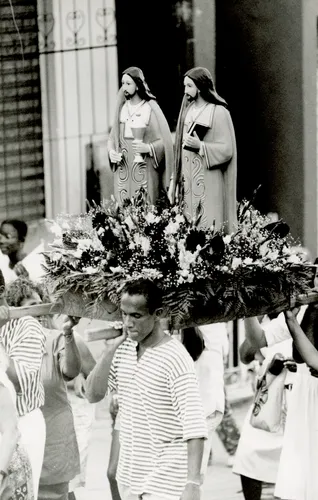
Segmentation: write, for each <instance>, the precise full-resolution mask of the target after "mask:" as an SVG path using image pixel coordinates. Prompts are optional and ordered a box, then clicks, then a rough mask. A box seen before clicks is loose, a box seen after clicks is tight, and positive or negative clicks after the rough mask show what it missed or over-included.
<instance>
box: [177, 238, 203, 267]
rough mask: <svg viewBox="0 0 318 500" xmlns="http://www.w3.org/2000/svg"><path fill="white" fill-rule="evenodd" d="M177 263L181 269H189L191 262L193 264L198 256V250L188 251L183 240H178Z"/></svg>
mask: <svg viewBox="0 0 318 500" xmlns="http://www.w3.org/2000/svg"><path fill="white" fill-rule="evenodd" d="M178 247H179V264H180V267H181V269H189V268H190V265H191V264H194V262H195V261H196V259H197V257H198V253H199V251H198V250H197V251H196V252H193V253H192V252H190V251H189V250H186V249H185V247H184V243H183V242H179V244H178Z"/></svg>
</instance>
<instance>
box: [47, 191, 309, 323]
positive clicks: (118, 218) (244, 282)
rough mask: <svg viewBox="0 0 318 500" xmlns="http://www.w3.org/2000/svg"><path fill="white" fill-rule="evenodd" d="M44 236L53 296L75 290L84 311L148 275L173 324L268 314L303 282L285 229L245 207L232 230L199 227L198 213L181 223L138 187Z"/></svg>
mask: <svg viewBox="0 0 318 500" xmlns="http://www.w3.org/2000/svg"><path fill="white" fill-rule="evenodd" d="M52 230H53V231H54V232H55V235H56V239H55V241H54V243H53V244H52V250H51V251H50V252H47V253H46V254H45V259H46V270H47V277H48V280H49V282H50V284H51V287H53V292H54V294H55V296H56V297H57V298H58V297H61V296H63V295H64V294H65V293H66V292H74V293H77V292H81V294H82V295H83V296H84V297H86V299H87V300H89V301H90V303H91V304H92V305H93V306H94V304H95V305H96V304H98V303H100V302H102V301H103V300H105V299H106V298H107V299H110V301H111V302H113V303H114V304H118V303H119V298H120V291H121V289H122V287H123V285H124V284H125V283H126V282H127V281H128V280H134V279H138V278H141V277H143V278H149V279H151V280H153V281H155V282H156V283H157V284H158V286H159V287H160V288H161V289H162V291H163V300H164V310H165V315H166V316H169V317H170V318H171V319H172V323H173V324H174V325H175V326H176V325H184V324H189V322H191V323H193V322H194V323H202V322H213V321H224V320H230V319H233V318H237V317H244V316H248V315H256V314H260V313H261V312H262V311H264V310H265V311H266V312H268V311H269V310H271V309H273V308H275V306H277V305H278V303H285V304H288V302H289V301H290V299H291V298H293V297H295V296H296V295H298V294H303V293H307V292H308V291H309V290H310V287H311V286H312V281H313V268H312V266H310V265H309V264H308V263H306V261H305V258H304V255H303V254H302V252H301V250H298V251H297V250H296V251H295V249H294V247H293V245H294V242H293V240H292V239H291V237H290V235H289V227H288V226H287V224H285V223H284V222H282V221H278V222H274V223H271V222H270V221H269V219H268V218H267V217H266V216H263V215H261V214H260V213H259V212H258V211H257V210H255V209H254V208H253V207H252V205H251V203H250V202H247V201H244V202H242V203H241V204H240V205H239V207H238V226H237V228H236V229H235V231H234V232H233V233H232V234H226V232H225V230H223V229H221V230H218V231H217V230H216V229H215V227H210V228H208V229H202V228H200V207H199V209H198V214H197V217H196V218H195V219H194V220H189V219H188V218H187V217H186V216H185V215H184V210H183V205H182V203H180V204H176V205H173V206H171V205H170V204H169V203H168V202H167V201H162V200H161V201H160V202H159V203H158V204H157V206H152V205H150V204H149V202H148V201H147V196H146V193H145V192H144V191H143V190H142V189H141V190H140V191H139V192H138V194H137V195H136V197H134V198H132V199H129V200H126V201H125V202H124V203H123V205H122V206H119V205H118V204H117V203H116V202H115V200H114V199H112V200H110V201H105V202H103V203H102V204H101V205H100V206H97V207H94V208H92V209H91V210H90V211H89V212H88V213H87V214H84V215H81V216H76V217H74V216H60V217H58V219H57V220H56V222H54V223H53V227H52Z"/></svg>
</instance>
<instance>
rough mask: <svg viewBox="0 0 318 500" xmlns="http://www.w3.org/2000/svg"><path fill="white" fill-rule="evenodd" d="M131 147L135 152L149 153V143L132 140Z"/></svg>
mask: <svg viewBox="0 0 318 500" xmlns="http://www.w3.org/2000/svg"><path fill="white" fill-rule="evenodd" d="M132 148H133V151H134V153H135V154H150V152H151V147H150V144H146V143H145V142H140V141H132Z"/></svg>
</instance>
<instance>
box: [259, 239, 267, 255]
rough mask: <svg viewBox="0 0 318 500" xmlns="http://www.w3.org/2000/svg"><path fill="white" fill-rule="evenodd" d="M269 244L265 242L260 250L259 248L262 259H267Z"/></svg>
mask: <svg viewBox="0 0 318 500" xmlns="http://www.w3.org/2000/svg"><path fill="white" fill-rule="evenodd" d="M268 251H269V250H268V242H267V241H265V243H263V244H262V245H261V246H260V248H259V253H260V254H261V256H262V257H265V255H266V254H267V253H268Z"/></svg>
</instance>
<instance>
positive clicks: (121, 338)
mask: <svg viewBox="0 0 318 500" xmlns="http://www.w3.org/2000/svg"><path fill="white" fill-rule="evenodd" d="M126 338H127V332H126V331H125V330H124V329H123V330H118V336H117V337H114V338H112V339H107V340H104V344H105V347H106V350H107V351H116V349H117V348H118V347H119V346H120V345H121V344H122V343H123V342H125V340H126Z"/></svg>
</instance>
